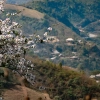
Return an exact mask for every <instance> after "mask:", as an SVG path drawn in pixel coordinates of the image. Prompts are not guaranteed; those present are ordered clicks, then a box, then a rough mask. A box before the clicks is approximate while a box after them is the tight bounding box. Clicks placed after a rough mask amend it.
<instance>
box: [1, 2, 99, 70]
mask: <svg viewBox="0 0 100 100" xmlns="http://www.w3.org/2000/svg"><path fill="white" fill-rule="evenodd" d="M39 2H40V1H38V3H39ZM41 2H43V1H41ZM34 3H36V2H34ZM28 4H29V5H30V6H31V5H32V3H28ZM35 6H36V5H35ZM7 7H8V8H9V9H12V10H9V12H13V11H15V10H17V11H21V13H20V14H19V15H18V16H14V17H11V19H12V20H14V21H17V22H19V23H20V24H21V25H22V26H23V27H22V30H23V33H25V34H26V35H29V34H31V35H32V34H33V33H35V34H37V35H38V34H39V35H41V36H43V34H44V33H45V32H46V31H47V28H48V27H50V26H51V27H52V28H53V30H52V31H51V32H49V34H48V35H49V36H50V37H54V41H49V43H43V44H42V45H40V44H38V45H37V46H36V48H34V49H31V50H30V51H29V54H30V55H31V56H33V55H38V56H39V57H41V58H43V59H46V60H50V61H53V62H55V63H58V62H59V63H61V64H63V65H65V66H66V65H67V66H71V67H74V68H77V69H79V70H96V69H100V67H99V65H100V61H99V59H100V54H99V52H100V49H99V47H98V45H99V42H98V41H99V38H98V40H97V38H93V39H92V38H88V37H85V38H82V37H81V36H79V35H78V34H76V33H75V31H72V30H71V28H70V27H67V26H66V25H65V24H63V23H61V22H59V21H58V20H57V19H55V18H53V17H50V16H49V15H47V14H44V16H41V17H39V18H38V17H37V18H36V16H34V12H33V13H32V14H29V11H30V9H26V8H23V7H21V6H16V5H13V6H12V5H8V6H7ZM32 7H33V6H32ZM37 7H38V6H37ZM8 8H6V9H8ZM23 9H24V10H23ZM7 11H8V10H7ZM15 12H16V11H15ZM37 13H38V14H39V12H37ZM5 14H6V13H4V14H3V15H2V16H0V17H1V18H2V19H4V18H5ZM38 14H37V15H38ZM35 15H36V14H35ZM42 15H43V14H42ZM90 26H91V25H90ZM87 27H88V26H87ZM81 34H83V35H84V34H85V33H82V32H81ZM68 38H72V39H73V41H71V42H68V41H67V39H68ZM85 39H88V40H85ZM91 41H94V42H98V45H96V44H95V43H92V42H91ZM95 48H96V51H95ZM91 50H93V51H91ZM94 57H95V58H94Z"/></svg>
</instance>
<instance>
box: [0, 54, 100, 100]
mask: <svg viewBox="0 0 100 100" xmlns="http://www.w3.org/2000/svg"><path fill="white" fill-rule="evenodd" d="M26 58H27V59H28V60H31V61H32V63H33V64H34V66H35V67H34V69H31V67H30V70H29V73H28V74H29V75H31V74H33V75H34V76H35V80H33V81H31V80H29V79H28V78H27V77H29V76H27V77H26V76H25V75H26V73H25V72H24V71H23V73H22V74H21V75H22V76H20V75H19V74H18V73H16V71H18V72H19V73H20V70H19V69H18V70H16V71H15V72H14V70H13V73H12V72H11V71H9V74H11V73H12V75H11V76H9V80H6V81H4V80H5V77H4V78H3V77H2V76H0V79H1V80H0V84H2V87H0V88H1V89H2V91H3V92H2V96H4V98H5V100H10V99H12V100H13V98H14V97H16V99H18V98H19V100H20V99H21V98H25V96H28V97H30V98H31V99H30V100H40V99H39V98H40V97H42V98H44V99H43V100H45V99H46V100H51V99H53V100H56V99H57V98H58V100H59V99H60V100H66V99H67V100H78V99H82V98H85V97H86V95H88V96H90V97H91V98H92V99H93V98H98V100H99V98H100V95H99V94H100V89H99V83H98V84H97V83H96V82H95V80H93V79H89V78H88V77H87V76H86V75H85V74H84V73H83V72H81V73H79V72H77V71H74V70H72V69H70V68H69V67H67V66H66V68H63V66H61V65H56V64H53V63H51V62H48V61H43V60H40V59H39V58H38V57H36V56H35V57H34V58H32V57H29V56H27V57H26ZM0 72H1V71H0ZM0 75H1V74H0ZM12 77H13V78H12ZM25 77H26V79H27V80H28V81H29V82H30V83H31V84H30V83H29V82H27V81H26V79H25ZM11 79H13V80H12V81H11ZM15 80H16V81H15ZM32 83H33V84H32ZM0 86H1V85H0ZM27 87H29V88H31V89H29V88H27ZM32 89H34V90H32ZM12 92H14V93H15V94H14V95H11V93H12ZM21 92H22V93H21ZM40 92H41V93H40ZM20 93H21V94H20ZM47 93H48V94H49V96H48V95H47ZM8 95H11V97H10V96H9V97H8ZM45 96H46V98H45ZM49 97H50V98H51V99H50V98H49ZM33 98H34V99H33Z"/></svg>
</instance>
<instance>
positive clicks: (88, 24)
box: [25, 0, 100, 44]
mask: <svg viewBox="0 0 100 100" xmlns="http://www.w3.org/2000/svg"><path fill="white" fill-rule="evenodd" d="M25 6H26V7H28V8H32V9H36V10H38V11H40V12H43V13H46V14H48V15H50V16H52V17H54V18H56V19H57V20H59V21H60V22H62V23H64V24H65V25H66V26H68V27H70V28H71V29H73V30H74V31H75V32H76V33H77V34H80V35H81V36H82V37H83V36H89V38H91V36H90V35H89V34H90V33H92V34H94V35H97V37H96V38H92V41H94V42H96V43H98V44H99V43H100V41H99V38H100V34H99V32H100V30H99V28H100V27H99V23H100V22H99V19H100V7H99V6H100V1H98V0H88V1H87V0H60V1H59V0H49V1H48V0H43V1H32V2H30V3H28V4H26V5H25Z"/></svg>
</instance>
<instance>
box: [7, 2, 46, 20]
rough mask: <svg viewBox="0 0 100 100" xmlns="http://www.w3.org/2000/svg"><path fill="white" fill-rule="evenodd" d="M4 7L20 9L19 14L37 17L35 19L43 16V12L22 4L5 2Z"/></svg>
mask: <svg viewBox="0 0 100 100" xmlns="http://www.w3.org/2000/svg"><path fill="white" fill-rule="evenodd" d="M5 9H11V10H18V11H21V15H23V16H26V17H31V18H37V19H41V18H43V17H44V14H43V13H40V12H38V11H36V10H31V9H28V8H25V7H22V6H18V5H12V4H5Z"/></svg>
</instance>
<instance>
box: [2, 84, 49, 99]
mask: <svg viewBox="0 0 100 100" xmlns="http://www.w3.org/2000/svg"><path fill="white" fill-rule="evenodd" d="M23 90H26V92H27V95H28V96H26V95H25V91H23ZM3 97H4V100H40V99H39V98H42V100H51V99H50V98H49V95H48V94H46V93H40V92H36V91H35V90H32V89H29V88H27V87H23V86H20V85H16V86H14V87H12V88H11V89H8V90H6V91H5V92H4V94H3ZM28 98H29V99H28Z"/></svg>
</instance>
